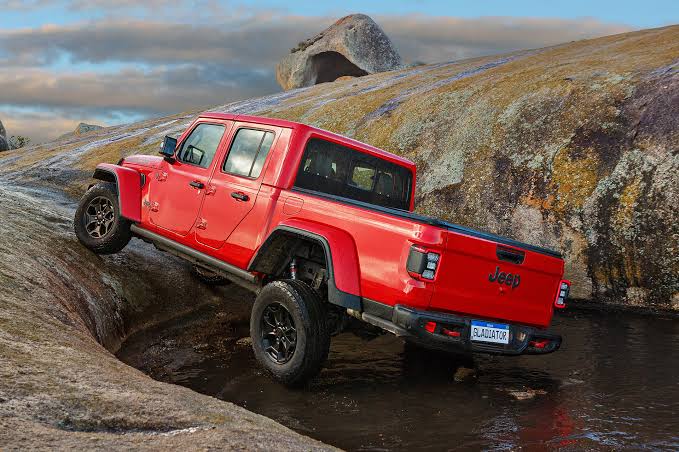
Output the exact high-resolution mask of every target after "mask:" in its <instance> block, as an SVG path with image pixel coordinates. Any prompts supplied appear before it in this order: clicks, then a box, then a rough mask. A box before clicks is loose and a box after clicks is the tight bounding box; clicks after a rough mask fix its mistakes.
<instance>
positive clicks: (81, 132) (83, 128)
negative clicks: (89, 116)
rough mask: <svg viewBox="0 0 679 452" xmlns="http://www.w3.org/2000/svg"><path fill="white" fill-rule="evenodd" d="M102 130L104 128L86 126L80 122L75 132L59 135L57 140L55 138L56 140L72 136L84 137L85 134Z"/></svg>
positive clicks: (91, 125) (94, 125)
mask: <svg viewBox="0 0 679 452" xmlns="http://www.w3.org/2000/svg"><path fill="white" fill-rule="evenodd" d="M103 128H104V126H98V125H96V124H86V123H84V122H81V123H80V124H78V126H77V127H76V128H75V130H74V131H73V132H68V133H65V134H63V135H61V136H60V137H59V138H57V140H61V139H63V138H68V137H72V136H74V135H75V136H80V135H84V134H86V133H89V132H94V131H95V130H101V129H103Z"/></svg>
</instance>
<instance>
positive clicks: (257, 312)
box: [250, 280, 330, 386]
mask: <svg viewBox="0 0 679 452" xmlns="http://www.w3.org/2000/svg"><path fill="white" fill-rule="evenodd" d="M326 311H327V309H326V306H325V303H324V302H323V301H322V300H321V299H320V298H319V296H318V294H316V292H315V291H314V290H313V289H312V288H311V287H309V285H307V284H306V283H304V282H302V281H298V280H282V281H274V282H272V283H270V284H267V285H266V286H265V287H264V288H263V289H262V291H261V292H260V293H259V295H258V296H257V299H256V300H255V304H254V306H253V307H252V315H251V316H250V337H251V338H252V348H253V350H254V353H255V357H256V358H257V361H258V362H259V364H260V365H261V366H262V367H263V368H264V369H265V370H266V371H267V372H269V373H270V374H271V375H272V376H273V377H274V378H275V379H276V380H278V381H280V382H281V383H283V384H285V385H288V386H299V385H302V384H304V383H306V382H307V381H308V380H310V379H311V378H313V377H315V376H316V375H318V373H319V372H320V371H321V368H322V367H323V364H324V363H325V361H326V360H327V358H328V353H329V351H330V330H329V325H328V321H327V312H326Z"/></svg>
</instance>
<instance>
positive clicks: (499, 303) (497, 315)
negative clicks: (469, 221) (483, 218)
mask: <svg viewBox="0 0 679 452" xmlns="http://www.w3.org/2000/svg"><path fill="white" fill-rule="evenodd" d="M562 275H563V260H562V259H560V258H558V257H555V256H551V255H547V254H544V253H541V252H538V251H534V250H531V249H524V248H521V247H520V246H508V245H504V244H502V243H496V242H494V241H492V240H487V239H484V238H480V237H475V236H473V235H465V234H460V233H457V232H453V231H448V239H447V240H446V249H445V252H444V253H443V255H442V256H441V260H440V263H439V268H438V270H437V273H436V280H435V283H434V295H433V297H432V300H431V304H430V306H431V308H432V309H434V310H442V311H448V312H455V313H460V314H465V315H469V316H478V317H479V318H480V319H493V320H504V321H511V322H516V323H522V324H527V325H534V326H547V325H548V324H549V322H550V320H551V318H552V309H553V303H554V298H555V296H556V293H557V290H558V286H559V282H560V280H561V278H562Z"/></svg>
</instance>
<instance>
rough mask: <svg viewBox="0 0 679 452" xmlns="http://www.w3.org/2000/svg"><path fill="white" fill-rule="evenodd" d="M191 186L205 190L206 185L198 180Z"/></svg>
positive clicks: (191, 183) (190, 183)
mask: <svg viewBox="0 0 679 452" xmlns="http://www.w3.org/2000/svg"><path fill="white" fill-rule="evenodd" d="M189 185H190V186H192V187H193V188H197V189H198V190H202V189H203V188H205V184H204V183H202V182H200V181H197V180H194V181H193V182H189Z"/></svg>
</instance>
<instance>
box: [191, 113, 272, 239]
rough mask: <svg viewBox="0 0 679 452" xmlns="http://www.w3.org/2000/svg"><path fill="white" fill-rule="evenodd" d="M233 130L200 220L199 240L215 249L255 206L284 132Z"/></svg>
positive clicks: (253, 127) (251, 127)
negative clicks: (274, 149) (269, 160)
mask: <svg viewBox="0 0 679 452" xmlns="http://www.w3.org/2000/svg"><path fill="white" fill-rule="evenodd" d="M233 130H234V131H233V133H232V134H231V136H232V138H231V141H230V143H229V147H228V153H227V154H226V157H225V158H224V159H223V161H222V162H220V166H219V167H218V168H216V169H215V172H214V175H213V176H212V179H211V180H210V183H209V186H208V187H207V190H206V192H205V201H204V203H203V207H202V209H201V212H200V217H199V218H198V221H197V230H196V240H198V242H200V243H202V244H203V245H206V246H209V247H211V248H215V249H219V248H221V247H222V245H223V244H224V242H226V240H227V239H228V238H229V236H230V235H231V233H232V232H233V230H234V229H235V228H236V227H237V226H238V224H239V223H240V222H241V221H242V220H243V218H245V216H246V215H247V214H248V213H249V212H250V210H252V208H253V206H254V205H255V201H256V200H257V194H258V193H259V188H260V187H261V185H262V177H263V175H264V169H265V165H266V162H267V157H268V155H269V151H270V150H271V148H272V147H273V145H274V143H275V141H276V139H277V138H278V136H279V135H280V132H281V129H280V128H278V127H270V126H266V125H260V124H247V123H235V124H234V128H233ZM253 233H255V234H256V233H259V231H253Z"/></svg>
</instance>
